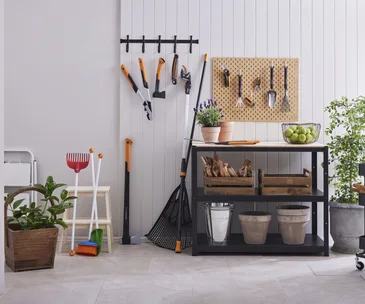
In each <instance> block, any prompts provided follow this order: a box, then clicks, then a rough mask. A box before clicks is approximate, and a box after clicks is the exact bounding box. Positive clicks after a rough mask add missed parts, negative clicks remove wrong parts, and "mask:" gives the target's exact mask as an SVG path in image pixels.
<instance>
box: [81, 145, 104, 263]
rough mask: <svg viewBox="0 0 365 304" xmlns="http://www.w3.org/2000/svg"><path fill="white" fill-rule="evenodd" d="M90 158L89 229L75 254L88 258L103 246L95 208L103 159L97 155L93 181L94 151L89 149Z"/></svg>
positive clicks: (98, 251) (101, 232)
mask: <svg viewBox="0 0 365 304" xmlns="http://www.w3.org/2000/svg"><path fill="white" fill-rule="evenodd" d="M89 151H90V158H91V171H92V178H93V189H94V193H93V206H92V209H91V218H90V228H89V240H88V241H86V242H80V243H79V246H78V248H77V250H76V254H79V255H88V256H97V255H99V253H100V251H101V246H102V244H103V236H104V231H103V229H101V228H99V220H98V207H97V191H98V185H99V176H100V167H101V160H102V158H103V154H101V153H99V155H98V158H99V162H98V171H97V173H96V180H95V169H94V149H92V148H91V149H90V150H89ZM94 216H95V225H96V229H94V230H92V227H93V222H94Z"/></svg>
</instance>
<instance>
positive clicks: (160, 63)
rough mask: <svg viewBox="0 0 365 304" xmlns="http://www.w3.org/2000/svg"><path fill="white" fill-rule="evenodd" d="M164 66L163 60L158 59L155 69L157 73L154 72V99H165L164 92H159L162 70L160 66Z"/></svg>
mask: <svg viewBox="0 0 365 304" xmlns="http://www.w3.org/2000/svg"><path fill="white" fill-rule="evenodd" d="M164 64H165V60H164V59H163V58H162V57H160V59H159V60H158V67H157V72H156V84H155V91H154V92H153V94H152V96H153V97H155V98H165V97H166V93H165V91H163V92H160V79H161V70H162V66H163V65H164Z"/></svg>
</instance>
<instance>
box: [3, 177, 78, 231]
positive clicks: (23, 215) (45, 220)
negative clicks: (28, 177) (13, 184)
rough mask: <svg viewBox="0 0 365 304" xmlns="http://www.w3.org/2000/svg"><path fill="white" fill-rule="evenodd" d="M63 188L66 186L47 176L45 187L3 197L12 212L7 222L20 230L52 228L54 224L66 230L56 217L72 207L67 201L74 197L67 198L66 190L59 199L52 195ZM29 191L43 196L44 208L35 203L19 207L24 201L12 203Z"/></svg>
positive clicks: (19, 191) (24, 189) (39, 185)
mask: <svg viewBox="0 0 365 304" xmlns="http://www.w3.org/2000/svg"><path fill="white" fill-rule="evenodd" d="M64 186H67V185H66V184H57V183H56V182H55V181H54V180H53V177H52V176H48V178H47V180H46V183H45V185H41V184H37V185H35V186H34V187H24V188H21V189H20V190H17V191H15V192H14V193H12V194H11V195H10V194H8V196H6V197H5V202H6V203H8V206H9V207H10V210H11V211H12V212H13V216H12V217H11V218H9V219H8V222H9V223H10V222H16V223H17V224H19V226H20V229H21V230H33V229H42V228H54V227H56V224H58V225H61V226H62V227H63V228H67V224H66V223H65V222H64V221H63V220H62V219H61V218H58V216H59V215H61V214H63V213H64V212H65V211H66V209H68V208H72V207H73V205H72V203H71V202H69V201H71V200H73V199H75V198H76V197H75V196H68V191H67V190H66V189H63V190H62V191H61V193H60V197H57V196H55V195H54V191H55V190H56V189H58V188H61V187H64ZM30 190H33V191H38V192H40V193H42V194H43V196H44V198H42V199H41V200H42V201H43V202H44V206H36V203H35V202H32V203H30V205H29V207H28V206H25V205H24V206H20V205H21V203H22V202H23V201H24V199H20V200H17V201H14V197H15V196H16V195H17V194H19V193H22V192H26V191H30ZM56 202H57V203H56ZM19 206H20V207H19Z"/></svg>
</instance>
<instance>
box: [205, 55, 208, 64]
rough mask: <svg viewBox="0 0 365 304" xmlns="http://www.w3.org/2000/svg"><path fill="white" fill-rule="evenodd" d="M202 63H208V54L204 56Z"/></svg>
mask: <svg viewBox="0 0 365 304" xmlns="http://www.w3.org/2000/svg"><path fill="white" fill-rule="evenodd" d="M204 61H205V62H206V61H208V53H207V54H205V55H204Z"/></svg>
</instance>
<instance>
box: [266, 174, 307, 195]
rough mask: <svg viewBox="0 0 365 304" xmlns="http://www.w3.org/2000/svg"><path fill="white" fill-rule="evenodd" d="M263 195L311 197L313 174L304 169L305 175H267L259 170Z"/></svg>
mask: <svg viewBox="0 0 365 304" xmlns="http://www.w3.org/2000/svg"><path fill="white" fill-rule="evenodd" d="M259 191H260V194H261V195H311V194H312V173H311V172H310V171H309V170H307V169H303V174H265V173H264V171H263V170H261V169H259Z"/></svg>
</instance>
